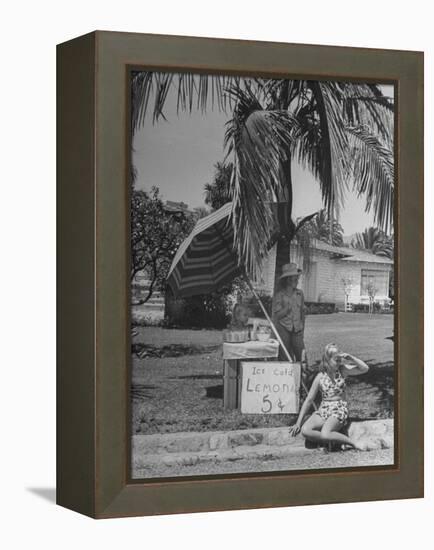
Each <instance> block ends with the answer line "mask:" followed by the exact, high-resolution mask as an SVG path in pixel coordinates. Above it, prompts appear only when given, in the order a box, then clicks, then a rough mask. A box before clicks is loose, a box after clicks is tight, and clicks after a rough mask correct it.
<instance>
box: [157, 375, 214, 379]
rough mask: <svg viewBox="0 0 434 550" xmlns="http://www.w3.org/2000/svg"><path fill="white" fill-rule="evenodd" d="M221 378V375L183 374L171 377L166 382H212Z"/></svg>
mask: <svg viewBox="0 0 434 550" xmlns="http://www.w3.org/2000/svg"><path fill="white" fill-rule="evenodd" d="M221 377H222V375H221V374H183V375H181V376H171V377H170V378H168V380H183V379H188V380H214V379H216V378H221Z"/></svg>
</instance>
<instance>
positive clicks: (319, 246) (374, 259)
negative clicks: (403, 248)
mask: <svg viewBox="0 0 434 550" xmlns="http://www.w3.org/2000/svg"><path fill="white" fill-rule="evenodd" d="M313 248H315V249H316V250H324V251H325V252H330V253H331V255H332V257H333V256H334V257H335V259H336V260H342V261H344V262H370V263H375V264H388V265H393V260H391V259H389V258H386V257H385V256H377V255H376V254H372V253H371V252H368V251H367V250H360V249H358V248H352V247H349V246H334V245H332V244H328V243H325V242H323V241H319V240H317V239H315V240H314V243H313Z"/></svg>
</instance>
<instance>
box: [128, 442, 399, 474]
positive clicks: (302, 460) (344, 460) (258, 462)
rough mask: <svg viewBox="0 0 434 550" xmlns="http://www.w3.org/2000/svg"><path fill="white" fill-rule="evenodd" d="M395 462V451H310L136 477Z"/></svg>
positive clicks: (164, 468) (161, 468) (163, 470)
mask: <svg viewBox="0 0 434 550" xmlns="http://www.w3.org/2000/svg"><path fill="white" fill-rule="evenodd" d="M393 461H394V456H393V449H381V450H377V451H368V452H358V451H345V452H334V453H325V452H324V451H323V450H319V449H314V450H312V451H309V453H308V454H306V455H299V456H291V457H290V458H272V459H264V458H244V459H242V460H237V461H234V462H228V461H226V462H205V463H202V464H196V465H194V466H184V465H183V466H165V465H164V464H160V465H158V466H157V465H153V466H152V468H150V469H149V470H148V469H143V470H138V471H137V472H136V477H137V478H146V477H172V476H173V477H176V476H181V475H182V476H195V475H219V474H236V473H249V472H255V473H256V472H273V471H293V470H323V469H332V468H360V467H366V466H383V465H393Z"/></svg>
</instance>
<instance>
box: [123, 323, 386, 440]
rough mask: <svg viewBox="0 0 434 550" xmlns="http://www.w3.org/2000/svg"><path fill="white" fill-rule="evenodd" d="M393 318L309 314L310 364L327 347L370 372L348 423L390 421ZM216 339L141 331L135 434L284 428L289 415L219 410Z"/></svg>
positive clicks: (355, 387)
mask: <svg viewBox="0 0 434 550" xmlns="http://www.w3.org/2000/svg"><path fill="white" fill-rule="evenodd" d="M391 337H393V316H392V315H368V314H357V313H337V314H331V315H312V316H309V317H308V318H307V320H306V331H305V344H306V349H307V351H308V356H309V362H310V363H311V364H313V363H315V362H317V361H319V360H320V357H321V354H322V350H323V347H324V345H325V344H327V343H329V342H332V341H333V342H336V344H338V345H339V346H340V347H341V348H342V349H343V350H344V351H347V352H349V353H351V354H353V355H356V356H358V357H360V358H361V359H363V360H365V361H366V362H367V363H368V364H369V365H370V367H371V368H370V372H369V373H368V374H367V375H364V376H362V377H360V378H354V379H352V380H351V382H350V383H349V388H348V394H349V400H350V415H351V417H352V418H357V419H368V418H388V417H391V416H393V396H394V390H393V388H394V366H393V340H392V339H391ZM221 343H222V339H221V332H220V331H217V330H215V331H210V330H202V331H200V330H199V331H198V330H176V329H163V328H158V327H138V334H137V336H136V337H135V338H134V339H133V352H134V353H133V373H132V398H133V431H134V432H135V433H147V434H151V433H164V432H180V431H216V430H234V429H243V428H250V427H252V428H255V427H272V426H285V425H289V424H291V423H292V422H293V420H294V419H293V418H292V416H291V415H268V416H267V415H241V414H240V413H239V412H238V411H223V382H222V374H223V373H222V367H223V364H222V357H221Z"/></svg>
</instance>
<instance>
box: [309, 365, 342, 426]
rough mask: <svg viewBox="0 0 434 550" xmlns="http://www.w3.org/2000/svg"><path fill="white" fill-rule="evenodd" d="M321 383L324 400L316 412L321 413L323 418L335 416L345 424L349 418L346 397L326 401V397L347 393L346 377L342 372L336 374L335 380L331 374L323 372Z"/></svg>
mask: <svg viewBox="0 0 434 550" xmlns="http://www.w3.org/2000/svg"><path fill="white" fill-rule="evenodd" d="M319 385H320V389H321V394H322V397H323V401H322V403H321V405H320V407H319V409H318V410H317V411H316V414H319V415H320V417H321V418H323V419H324V420H327V418H329V417H330V416H334V417H335V418H337V419H338V420H339V422H341V423H342V424H345V423H346V421H347V420H348V403H347V401H345V400H344V399H337V400H336V401H325V400H324V399H331V398H333V397H341V396H343V395H344V393H345V388H346V383H345V378H344V377H343V376H342V374H341V373H340V372H338V373H337V374H336V376H335V380H334V381H333V380H332V379H331V378H330V376H329V375H328V374H327V373H326V372H323V373H321V376H320V379H319Z"/></svg>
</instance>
